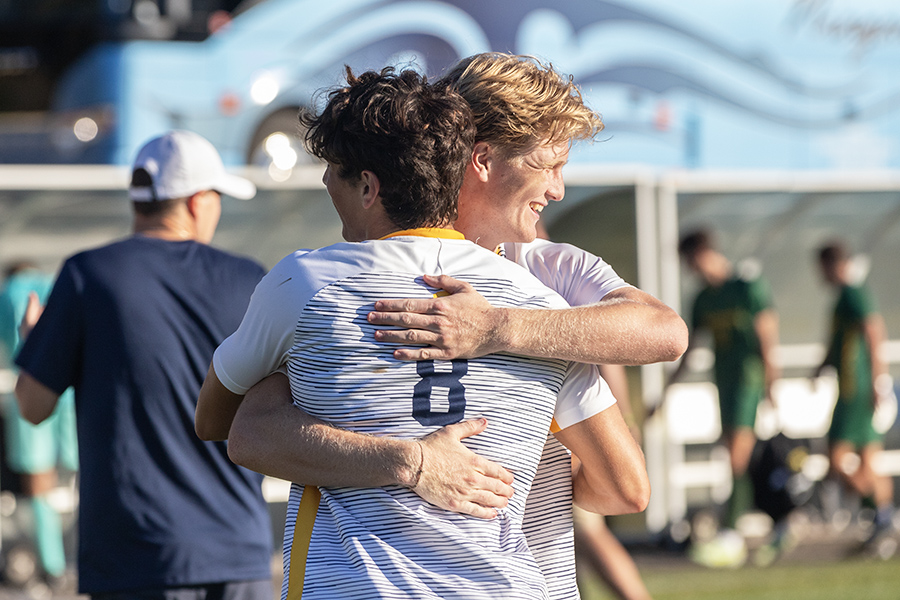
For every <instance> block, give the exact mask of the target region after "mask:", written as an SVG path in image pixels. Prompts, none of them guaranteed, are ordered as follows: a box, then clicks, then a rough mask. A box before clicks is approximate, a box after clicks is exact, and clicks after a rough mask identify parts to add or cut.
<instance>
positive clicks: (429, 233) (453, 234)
mask: <svg viewBox="0 0 900 600" xmlns="http://www.w3.org/2000/svg"><path fill="white" fill-rule="evenodd" d="M401 235H414V236H416V237H428V238H444V239H447V240H464V239H466V238H465V236H464V235H463V234H461V233H460V232H458V231H456V230H455V229H444V228H442V227H419V228H417V229H404V230H403V231H395V232H394V233H389V234H387V235H386V236H384V237H382V238H378V239H381V240H386V239H388V238H392V237H399V236H401Z"/></svg>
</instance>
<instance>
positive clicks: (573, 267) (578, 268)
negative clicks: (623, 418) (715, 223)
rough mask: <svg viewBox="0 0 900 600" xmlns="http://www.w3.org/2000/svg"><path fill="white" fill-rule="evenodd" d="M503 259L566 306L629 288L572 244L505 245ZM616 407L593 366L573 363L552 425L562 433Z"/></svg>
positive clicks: (591, 301) (604, 265) (606, 266)
mask: <svg viewBox="0 0 900 600" xmlns="http://www.w3.org/2000/svg"><path fill="white" fill-rule="evenodd" d="M504 251H505V253H506V258H508V259H510V260H512V261H513V262H516V263H518V264H519V265H521V266H523V267H525V268H526V269H528V270H529V271H531V273H532V274H533V275H534V276H535V277H537V278H538V279H539V280H540V281H541V283H543V284H544V285H546V286H547V287H549V288H551V289H553V290H555V291H556V292H557V293H558V294H559V295H560V296H562V297H563V298H565V299H566V301H567V302H568V303H569V305H570V306H584V305H587V304H594V303H595V302H599V301H600V300H602V299H603V297H604V296H606V295H607V294H608V293H610V292H612V291H613V290H617V289H621V288H625V287H631V285H630V284H629V283H627V282H626V281H625V280H624V279H622V278H621V277H619V275H618V274H617V273H616V272H615V270H613V268H612V267H611V266H610V265H609V264H608V263H607V262H606V261H604V260H603V259H602V258H600V257H599V256H595V255H593V254H591V253H590V252H587V251H585V250H582V249H581V248H578V247H576V246H573V245H571V244H561V243H556V242H549V241H547V240H541V239H537V240H534V241H533V242H531V243H528V244H504ZM615 403H616V398H615V397H614V396H613V395H612V391H611V390H610V389H609V385H608V384H607V383H606V381H604V380H603V378H602V377H600V370H599V369H598V368H597V366H596V365H585V364H580V363H572V364H571V365H570V366H569V372H568V374H567V376H566V380H565V382H564V383H563V387H562V389H561V390H560V393H559V399H558V400H557V403H556V415H555V418H556V424H557V425H558V426H559V427H560V429H565V428H566V427H569V426H570V425H574V424H576V423H579V422H581V421H583V420H584V419H587V418H589V417H592V416H594V415H595V414H597V413H599V412H601V411H604V410H606V409H607V408H609V407H610V406H612V405H613V404H615Z"/></svg>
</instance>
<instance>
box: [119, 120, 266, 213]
mask: <svg viewBox="0 0 900 600" xmlns="http://www.w3.org/2000/svg"><path fill="white" fill-rule="evenodd" d="M138 169H143V171H145V172H146V175H149V181H147V180H146V179H147V177H146V176H145V175H144V174H143V173H140V174H139V175H137V176H135V174H136V172H138ZM138 173H139V172H138ZM205 190H215V191H217V192H219V193H220V194H227V195H229V196H234V197H235V198H239V199H241V200H249V199H250V198H252V197H253V196H255V195H256V186H255V185H253V182H252V181H250V180H248V179H244V178H243V177H238V176H237V175H231V174H230V173H227V172H226V171H225V166H224V165H223V164H222V158H221V157H220V156H219V153H218V152H217V151H216V149H215V147H214V146H213V145H212V144H211V143H210V142H209V141H208V140H207V139H206V138H204V137H202V136H200V135H197V134H196V133H194V132H192V131H185V130H175V131H170V132H168V133H166V134H163V135H161V136H159V137H156V138H153V139H152V140H150V141H149V142H147V143H146V144H145V145H144V147H143V148H141V150H140V152H138V155H137V158H136V159H135V160H134V166H133V169H132V181H131V186H130V187H129V188H128V195H129V196H130V197H131V199H132V200H134V201H136V202H150V201H153V200H171V199H173V198H186V197H188V196H192V195H193V194H196V193H197V192H202V191H205Z"/></svg>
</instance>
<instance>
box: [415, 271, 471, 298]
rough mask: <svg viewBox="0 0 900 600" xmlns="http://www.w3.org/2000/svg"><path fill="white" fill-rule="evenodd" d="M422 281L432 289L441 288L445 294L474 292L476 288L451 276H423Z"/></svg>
mask: <svg viewBox="0 0 900 600" xmlns="http://www.w3.org/2000/svg"><path fill="white" fill-rule="evenodd" d="M422 280H423V281H425V283H427V284H428V285H430V286H431V287H436V288H441V289H442V290H444V291H445V292H450V293H451V294H457V293H459V292H468V291H472V290H474V288H473V287H472V286H471V285H469V284H468V283H466V282H465V281H460V280H459V279H454V278H453V277H450V276H449V275H423V276H422Z"/></svg>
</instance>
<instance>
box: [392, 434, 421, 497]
mask: <svg viewBox="0 0 900 600" xmlns="http://www.w3.org/2000/svg"><path fill="white" fill-rule="evenodd" d="M424 466H425V447H424V444H422V442H420V441H419V440H410V441H405V442H403V449H402V453H401V460H400V468H399V472H398V473H397V476H396V480H397V484H398V485H401V486H403V487H405V488H409V489H411V490H414V489H416V487H417V486H418V485H419V482H420V481H421V480H422V470H423V468H424Z"/></svg>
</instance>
